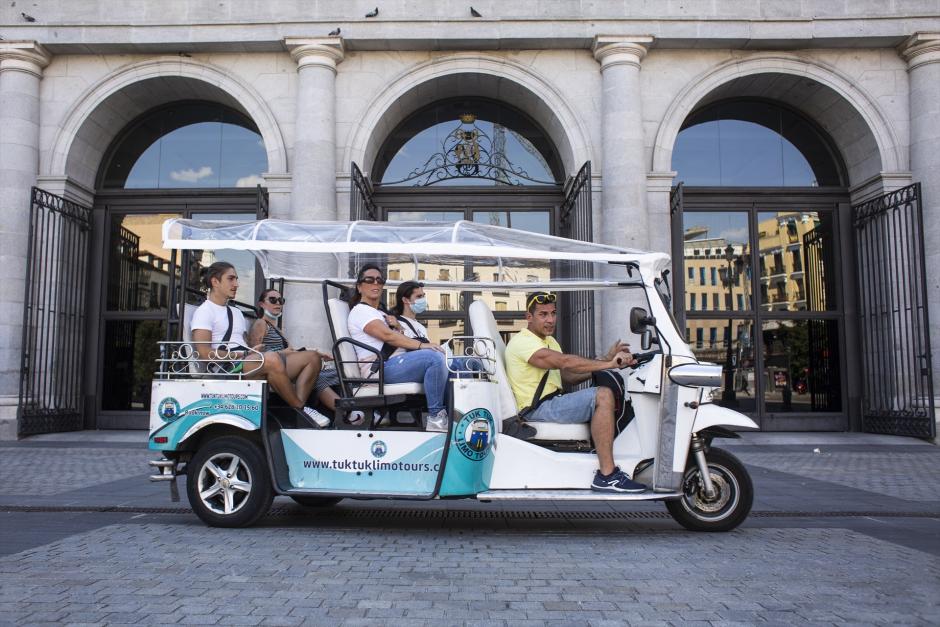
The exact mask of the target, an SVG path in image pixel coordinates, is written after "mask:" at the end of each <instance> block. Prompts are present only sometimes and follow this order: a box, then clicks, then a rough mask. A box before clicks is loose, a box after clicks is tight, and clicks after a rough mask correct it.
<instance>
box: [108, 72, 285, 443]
mask: <svg viewBox="0 0 940 627" xmlns="http://www.w3.org/2000/svg"><path fill="white" fill-rule="evenodd" d="M212 89H216V88H211V89H210V90H209V92H211V91H212ZM204 95H208V92H204ZM113 137H114V139H113V140H112V141H111V142H110V145H108V146H107V147H106V148H105V149H103V150H102V158H101V160H100V167H99V169H98V172H97V173H96V177H95V180H96V185H95V187H96V193H95V211H96V214H97V216H96V217H99V220H98V224H100V225H101V226H100V227H99V228H101V229H102V234H101V238H102V242H103V245H102V249H103V250H102V255H101V257H100V258H99V260H98V261H97V263H100V264H101V265H100V269H101V273H100V276H101V280H100V282H99V284H98V286H97V288H98V290H100V300H99V302H100V312H101V313H100V319H99V320H98V321H96V322H98V324H99V329H98V334H97V336H98V337H99V343H98V346H97V347H92V349H93V350H97V363H98V377H97V381H98V384H97V385H98V389H97V398H98V407H97V416H98V426H99V427H105V428H142V427H145V426H146V424H147V420H148V418H147V413H148V410H149V406H150V387H151V386H150V380H151V378H152V372H153V370H154V367H155V363H156V362H155V361H154V360H155V359H157V357H158V356H159V355H158V353H157V344H156V342H157V341H158V340H161V339H163V338H164V337H165V335H166V321H167V317H168V314H169V311H168V307H169V306H170V303H171V300H170V299H171V295H170V294H169V290H170V288H171V284H172V282H174V281H177V282H178V281H185V283H186V288H187V290H188V298H187V301H188V302H190V303H195V302H197V301H198V300H200V298H201V297H200V295H199V285H198V281H199V276H200V271H201V269H202V268H204V267H206V266H208V265H209V264H211V263H213V262H214V261H216V260H218V259H224V260H225V261H229V262H231V263H233V264H234V265H235V267H236V270H237V271H238V274H239V279H240V281H239V290H238V295H237V297H236V300H237V301H238V302H240V303H242V304H244V305H250V304H251V303H253V301H254V298H255V295H256V294H257V292H258V288H259V287H260V285H261V283H262V277H261V276H260V273H259V272H257V268H256V263H255V261H254V259H253V257H252V256H251V254H250V253H245V252H244V251H216V252H213V253H204V254H197V253H187V254H185V255H182V256H181V255H177V256H175V257H173V256H171V254H170V251H168V250H166V249H164V248H163V245H162V241H161V226H162V224H163V221H164V220H166V219H167V218H171V217H185V218H197V219H199V218H202V219H208V218H215V219H244V220H253V219H255V218H256V217H259V215H263V214H264V212H265V210H264V205H265V202H264V195H263V190H262V189H261V187H260V185H261V184H262V183H263V179H262V174H263V173H264V172H266V171H267V170H268V153H267V151H266V150H265V144H264V141H263V139H262V135H261V133H260V131H259V129H258V127H257V126H256V125H255V123H254V121H253V120H252V119H251V118H250V117H249V116H248V115H247V114H246V113H245V112H244V111H243V110H242V109H241V108H240V107H237V106H233V103H232V102H231V99H230V98H218V99H214V100H209V99H187V100H175V101H171V102H168V103H165V104H160V105H158V106H154V107H152V108H149V109H146V110H144V111H142V112H141V113H140V114H139V115H137V116H136V117H135V118H133V119H131V120H129V121H128V122H127V123H126V124H125V125H124V127H123V128H122V129H115V130H114V132H113Z"/></svg>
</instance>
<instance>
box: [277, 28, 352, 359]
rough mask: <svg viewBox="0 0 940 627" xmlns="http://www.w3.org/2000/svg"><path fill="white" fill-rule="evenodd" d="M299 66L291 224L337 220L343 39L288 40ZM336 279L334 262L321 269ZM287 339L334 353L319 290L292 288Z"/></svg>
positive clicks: (316, 288)
mask: <svg viewBox="0 0 940 627" xmlns="http://www.w3.org/2000/svg"><path fill="white" fill-rule="evenodd" d="M284 44H285V45H286V46H287V49H288V50H290V54H291V58H293V59H294V61H296V62H297V105H296V115H295V118H294V120H295V123H294V149H293V157H292V162H291V167H290V173H291V199H290V216H291V219H292V220H337V219H339V215H338V214H337V211H336V66H337V65H338V64H339V63H340V62H342V60H343V57H344V54H345V53H344V49H343V40H342V39H341V38H339V37H326V38H314V39H307V38H288V39H285V40H284ZM317 271H318V272H322V273H323V274H326V275H329V276H336V272H337V268H336V265H335V263H332V262H330V263H326V264H325V265H324V266H323V267H322V268H319V269H318V270H317ZM287 291H288V298H289V300H290V305H289V306H288V307H287V308H286V309H287V314H286V315H285V320H284V322H285V325H286V327H285V328H286V330H287V333H288V336H289V337H290V338H291V341H292V342H293V343H294V344H296V345H297V346H302V345H306V346H308V347H314V346H315V347H317V348H320V349H321V350H326V351H327V352H329V350H328V348H329V337H330V332H329V326H328V324H327V322H326V318H325V315H326V312H325V311H324V310H323V305H322V302H321V301H322V297H321V291H320V288H319V287H318V286H316V287H315V286H309V285H298V284H292V285H290V286H289V287H288V288H287Z"/></svg>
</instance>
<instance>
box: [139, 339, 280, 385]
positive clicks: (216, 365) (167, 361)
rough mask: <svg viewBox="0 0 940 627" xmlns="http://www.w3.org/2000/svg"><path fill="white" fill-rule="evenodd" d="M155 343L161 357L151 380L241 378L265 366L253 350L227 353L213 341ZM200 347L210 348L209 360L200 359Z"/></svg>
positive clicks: (242, 349)
mask: <svg viewBox="0 0 940 627" xmlns="http://www.w3.org/2000/svg"><path fill="white" fill-rule="evenodd" d="M157 344H158V345H159V346H160V358H158V359H156V360H155V361H156V362H157V364H158V366H157V371H156V372H155V373H154V377H155V378H157V379H180V378H198V379H242V378H244V377H246V376H249V375H252V374H254V373H256V372H258V371H259V370H260V369H261V366H262V365H263V364H264V355H263V354H262V353H260V352H259V351H256V350H254V349H252V348H245V347H240V348H238V349H234V347H233V349H232V350H229V349H227V348H225V347H224V346H222V345H219V344H216V343H213V342H196V341H192V340H191V341H189V342H157ZM199 346H208V347H209V356H208V358H201V357H200V356H199V352H198V351H197V347H199ZM246 358H247V359H246ZM248 364H250V366H249V365H248ZM239 365H241V368H240V369H239V368H238V366H239ZM236 370H237V372H236Z"/></svg>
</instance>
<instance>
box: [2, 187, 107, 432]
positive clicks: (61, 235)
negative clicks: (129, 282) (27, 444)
mask: <svg viewBox="0 0 940 627" xmlns="http://www.w3.org/2000/svg"><path fill="white" fill-rule="evenodd" d="M90 232H91V209H89V208H87V207H82V206H81V205H78V204H76V203H73V202H70V201H68V200H65V199H64V198H61V197H59V196H55V195H53V194H50V193H49V192H46V191H43V190H41V189H39V188H36V187H34V188H33V189H32V196H31V202H30V213H29V235H28V244H27V253H26V294H25V298H24V306H23V344H22V346H23V358H22V365H21V368H20V392H19V407H18V415H17V433H18V434H19V435H21V436H23V435H33V434H37V433H51V432H57V431H75V430H78V429H81V428H82V427H83V426H84V425H83V423H84V413H85V412H84V402H83V398H84V397H83V394H82V384H83V381H82V372H83V371H84V358H85V296H86V293H87V290H86V275H87V265H86V264H87V262H88V241H89V234H90Z"/></svg>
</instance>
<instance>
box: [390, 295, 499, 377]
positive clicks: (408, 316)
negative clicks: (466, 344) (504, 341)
mask: <svg viewBox="0 0 940 627" xmlns="http://www.w3.org/2000/svg"><path fill="white" fill-rule="evenodd" d="M427 309H428V299H427V296H426V295H425V293H424V284H423V283H419V282H418V281H405V282H404V283H402V284H401V285H399V286H398V289H397V290H395V306H394V307H392V313H393V314H394V315H395V318H396V319H397V320H398V321H399V323H400V326H401V332H402V333H404V334H405V335H407V336H408V337H412V338H414V339H416V340H421V341H422V342H428V341H429V340H428V329H427V327H425V326H424V325H423V324H421V323H420V322H418V320H417V315H418V314H422V313H424V312H425V311H427ZM396 354H397V352H396ZM449 361H450V370H451V372H452V373H453V372H467V371H471V370H472V371H478V372H479V371H481V370H483V364H482V363H481V362H480V360H479V359H476V358H472V357H451V358H450V360H449Z"/></svg>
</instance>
